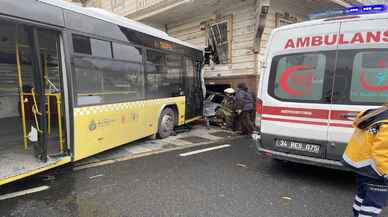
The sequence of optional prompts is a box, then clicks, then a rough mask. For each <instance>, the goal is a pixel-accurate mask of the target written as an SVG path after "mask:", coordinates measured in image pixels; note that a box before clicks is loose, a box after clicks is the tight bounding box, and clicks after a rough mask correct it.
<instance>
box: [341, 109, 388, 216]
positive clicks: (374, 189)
mask: <svg viewBox="0 0 388 217" xmlns="http://www.w3.org/2000/svg"><path fill="white" fill-rule="evenodd" d="M353 126H354V128H355V131H354V133H353V135H352V138H351V139H350V141H349V143H348V146H347V147H346V150H345V153H344V155H343V161H344V162H343V163H344V164H345V165H346V166H348V167H350V168H351V169H352V170H353V171H355V172H356V174H357V175H356V184H357V192H356V196H355V199H354V203H353V213H354V216H355V217H361V216H379V214H380V213H381V211H382V209H383V208H384V207H385V206H386V203H387V199H388V105H385V106H383V107H381V108H379V109H374V110H367V111H365V112H363V113H361V114H360V115H359V116H358V117H357V118H356V120H355V121H354V123H353Z"/></svg>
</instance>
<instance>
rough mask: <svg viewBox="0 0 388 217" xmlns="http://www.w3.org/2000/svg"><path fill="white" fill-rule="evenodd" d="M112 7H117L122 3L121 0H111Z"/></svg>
mask: <svg viewBox="0 0 388 217" xmlns="http://www.w3.org/2000/svg"><path fill="white" fill-rule="evenodd" d="M111 4H112V8H117V7H119V6H121V5H123V0H111Z"/></svg>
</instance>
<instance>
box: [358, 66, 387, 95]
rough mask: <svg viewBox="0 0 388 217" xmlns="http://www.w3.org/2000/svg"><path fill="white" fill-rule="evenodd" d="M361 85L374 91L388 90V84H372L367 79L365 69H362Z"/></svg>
mask: <svg viewBox="0 0 388 217" xmlns="http://www.w3.org/2000/svg"><path fill="white" fill-rule="evenodd" d="M360 85H361V87H362V88H364V89H365V90H369V91H374V92H382V91H387V90H388V86H375V85H370V84H368V82H367V81H366V79H365V71H364V70H362V71H361V74H360Z"/></svg>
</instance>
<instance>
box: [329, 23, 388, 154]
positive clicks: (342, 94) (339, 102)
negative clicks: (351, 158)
mask: <svg viewBox="0 0 388 217" xmlns="http://www.w3.org/2000/svg"><path fill="white" fill-rule="evenodd" d="M387 23H388V20H387V19H368V20H366V19H362V18H358V19H355V20H346V21H345V20H344V21H342V23H341V27H340V36H341V35H343V36H342V37H343V38H344V40H343V41H342V43H340V44H339V46H338V57H337V58H338V59H337V66H336V70H335V76H334V88H333V99H332V103H333V104H332V108H331V114H330V126H329V134H328V139H329V145H328V146H327V158H329V159H333V160H340V159H341V156H342V154H343V152H344V149H345V147H346V144H347V142H348V140H349V138H350V136H351V134H352V132H353V128H352V120H354V118H355V116H356V114H357V112H360V111H363V110H366V109H368V108H373V107H375V106H377V105H381V104H383V103H384V102H385V101H387V99H388V43H387V42H388V32H387V30H388V28H387Z"/></svg>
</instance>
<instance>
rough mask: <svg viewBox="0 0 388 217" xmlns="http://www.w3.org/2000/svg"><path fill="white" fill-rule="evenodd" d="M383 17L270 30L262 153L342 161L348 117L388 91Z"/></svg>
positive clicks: (349, 126)
mask: <svg viewBox="0 0 388 217" xmlns="http://www.w3.org/2000/svg"><path fill="white" fill-rule="evenodd" d="M386 22H387V15H386V14H378V15H365V16H361V15H360V16H355V17H352V18H345V19H341V18H338V19H326V20H315V21H309V22H305V23H301V24H296V25H291V26H288V27H283V28H280V29H277V30H274V32H273V33H272V35H271V40H270V46H269V48H268V51H267V57H266V62H267V67H266V69H265V71H264V73H263V75H262V78H261V83H260V90H259V93H260V94H259V100H260V103H258V108H259V109H258V112H259V114H258V120H257V122H258V124H259V125H260V128H261V138H260V140H259V141H258V145H257V150H258V151H259V152H261V153H264V154H266V155H268V156H272V157H273V158H277V159H282V160H288V161H294V162H300V163H306V164H313V165H320V166H326V167H332V168H343V167H342V164H341V163H340V160H341V158H342V154H343V152H344V149H345V147H346V143H347V141H348V139H349V138H350V136H351V134H352V132H353V128H352V120H354V118H355V116H356V114H357V113H358V112H360V111H363V110H366V109H369V108H373V107H376V106H378V105H381V104H383V103H384V101H386V99H387V96H388V65H387V64H388V62H387V61H388V43H387V42H388V29H387V28H386V27H384V23H386Z"/></svg>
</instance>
